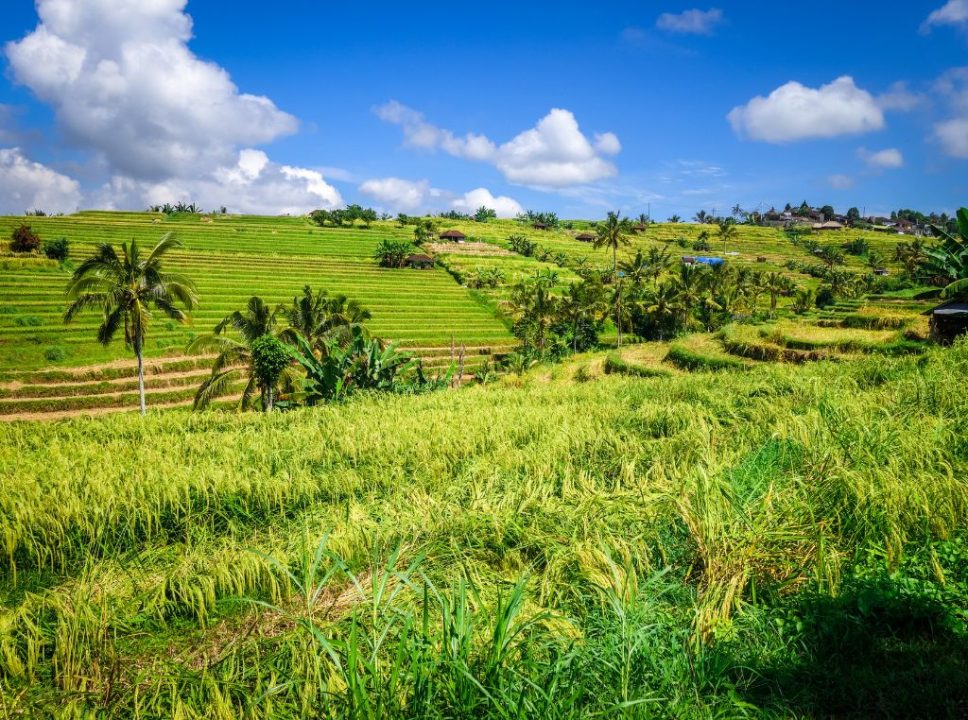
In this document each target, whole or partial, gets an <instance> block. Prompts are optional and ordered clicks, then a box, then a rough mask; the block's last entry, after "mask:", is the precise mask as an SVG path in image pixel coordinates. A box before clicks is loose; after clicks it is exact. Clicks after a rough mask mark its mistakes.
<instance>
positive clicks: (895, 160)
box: [857, 148, 904, 170]
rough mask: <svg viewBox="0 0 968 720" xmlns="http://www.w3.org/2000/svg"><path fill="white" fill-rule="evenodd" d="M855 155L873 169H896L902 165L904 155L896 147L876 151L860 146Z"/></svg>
mask: <svg viewBox="0 0 968 720" xmlns="http://www.w3.org/2000/svg"><path fill="white" fill-rule="evenodd" d="M857 156H858V157H860V158H861V159H862V160H863V161H864V162H866V163H867V164H868V165H869V166H870V167H871V168H873V169H875V170H896V169H897V168H902V167H904V155H902V154H901V151H900V150H898V149H897V148H886V149H884V150H878V151H876V152H871V151H870V150H867V149H865V148H860V149H859V150H858V151H857Z"/></svg>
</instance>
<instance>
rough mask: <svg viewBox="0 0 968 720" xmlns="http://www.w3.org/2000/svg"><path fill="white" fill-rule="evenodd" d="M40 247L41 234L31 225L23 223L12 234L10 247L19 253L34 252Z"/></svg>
mask: <svg viewBox="0 0 968 720" xmlns="http://www.w3.org/2000/svg"><path fill="white" fill-rule="evenodd" d="M38 248H40V235H38V234H37V233H35V232H34V231H33V230H31V229H30V226H29V225H21V226H20V227H18V228H17V229H16V230H14V231H13V234H12V235H11V236H10V249H11V250H13V251H14V252H18V253H29V252H34V251H35V250H37V249H38Z"/></svg>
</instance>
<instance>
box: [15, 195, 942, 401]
mask: <svg viewBox="0 0 968 720" xmlns="http://www.w3.org/2000/svg"><path fill="white" fill-rule="evenodd" d="M24 222H28V223H29V224H30V225H31V226H32V227H33V229H34V230H35V231H36V232H38V233H39V234H40V236H41V237H42V238H44V239H53V238H58V237H64V238H67V239H68V240H69V241H70V243H71V247H72V260H71V263H73V264H76V263H78V262H80V261H81V260H82V259H83V258H84V257H86V256H87V254H88V253H90V252H91V251H92V249H93V248H94V246H95V245H96V244H97V243H101V242H109V243H115V244H117V243H119V242H121V241H125V240H128V239H131V238H135V239H137V240H138V241H139V243H141V244H142V246H144V247H150V246H152V245H153V244H154V243H155V242H156V241H157V240H158V239H159V238H160V237H161V236H162V235H163V234H164V233H167V232H173V233H174V234H175V235H176V236H177V237H178V238H179V239H180V240H181V241H182V242H183V244H184V248H183V249H182V250H180V251H178V252H176V253H175V254H174V255H173V256H172V260H171V262H170V268H171V269H172V270H176V271H179V272H183V273H185V274H187V275H188V276H189V277H191V278H193V279H194V280H195V281H196V283H197V285H198V291H199V295H200V298H201V305H200V307H199V308H198V309H197V310H196V311H195V312H194V313H193V317H192V322H191V323H190V324H189V325H187V326H182V325H179V324H177V323H174V322H171V321H166V320H164V319H162V320H158V321H156V322H155V323H154V325H153V326H152V327H151V328H150V331H149V335H148V345H147V348H146V355H147V357H148V369H147V372H148V375H149V380H148V392H149V401H150V404H151V405H153V406H155V407H169V406H173V405H174V406H177V405H181V404H185V403H186V402H188V401H189V400H190V398H191V397H192V394H193V392H194V390H195V388H196V387H197V385H198V383H199V382H200V381H201V379H202V378H203V377H204V376H205V374H206V372H207V366H208V365H209V363H210V360H209V359H208V358H204V357H201V358H199V357H186V356H185V354H184V353H185V347H186V345H187V343H188V342H189V341H190V340H191V339H192V338H193V337H196V336H197V335H199V334H203V333H206V332H209V331H210V330H211V329H212V327H214V325H215V324H216V323H217V322H218V321H219V320H221V319H222V318H223V317H225V316H226V315H227V314H229V313H230V312H232V311H233V310H236V309H239V308H241V307H243V306H244V304H245V302H246V301H247V299H248V298H249V297H250V296H251V295H260V296H261V297H263V298H264V299H265V300H266V301H268V302H269V303H270V304H273V305H274V304H276V303H280V302H287V301H290V300H291V299H292V297H293V296H294V295H296V294H298V293H299V292H300V290H301V289H302V287H303V286H304V285H307V284H308V285H310V286H312V287H313V288H314V289H316V288H322V289H325V290H327V291H329V292H330V293H331V294H345V295H347V296H349V297H350V298H353V299H355V300H358V301H359V302H360V303H362V304H363V305H364V306H365V307H366V308H367V309H368V310H370V311H371V312H372V315H373V318H372V320H371V321H370V322H369V323H368V326H369V328H370V329H371V330H372V332H373V333H374V334H376V335H378V336H380V337H384V338H387V339H389V340H393V341H396V342H398V343H400V344H401V345H402V346H403V347H404V348H407V349H410V350H412V351H413V352H415V353H416V354H417V355H420V356H422V357H423V358H424V359H425V362H426V363H427V367H428V368H431V369H433V368H439V367H442V366H445V365H447V364H449V362H450V354H451V344H452V343H454V344H455V345H456V346H457V347H459V346H460V345H464V346H465V347H466V351H467V356H468V357H467V361H466V364H465V369H466V370H467V371H469V372H471V371H473V370H475V369H476V368H478V367H480V366H481V365H482V364H483V363H484V362H485V361H486V360H487V359H488V358H489V357H491V356H492V355H500V354H503V353H506V352H507V351H508V350H510V349H511V347H512V346H513V345H514V338H513V337H512V336H511V334H510V332H509V330H508V322H507V320H506V319H504V318H502V317H501V306H502V303H504V302H505V301H506V300H507V299H508V297H509V292H510V288H511V287H512V286H513V285H514V283H516V282H519V281H520V280H522V279H524V278H527V277H530V276H532V275H533V274H534V273H535V272H537V271H542V272H546V271H550V272H554V273H556V277H557V283H558V287H559V288H563V287H564V286H566V285H567V284H568V283H570V282H573V281H575V280H577V275H576V271H577V269H578V268H581V267H585V268H590V267H601V268H608V267H610V257H609V255H608V253H607V252H606V251H604V250H596V249H594V248H593V247H592V245H591V244H590V243H582V242H578V241H577V240H576V239H575V235H576V234H578V233H579V232H581V231H582V230H585V231H587V230H588V229H589V227H590V224H589V223H587V222H575V223H568V224H567V225H566V226H563V227H562V228H560V229H558V230H534V229H533V228H531V227H525V226H522V225H521V224H520V223H517V222H514V221H501V220H492V221H490V222H487V223H474V222H467V221H451V220H445V219H441V220H440V223H439V224H440V229H459V230H462V231H463V232H464V233H465V234H466V235H467V236H468V242H466V243H461V244H456V243H436V244H434V245H431V246H429V248H428V251H429V252H432V253H434V254H435V256H436V257H437V259H438V261H439V263H438V267H436V268H435V269H433V270H412V269H400V270H391V269H384V268H380V267H379V266H378V263H377V262H376V260H375V259H374V258H373V254H374V251H375V249H376V247H377V246H378V244H379V243H380V241H381V240H384V239H395V240H408V239H411V238H412V237H413V228H412V227H409V226H406V227H404V226H401V225H400V224H398V223H396V222H376V223H373V225H372V227H369V228H364V227H363V226H362V225H356V226H353V227H345V226H344V227H331V226H327V227H318V226H316V225H315V224H313V223H311V222H310V221H309V220H308V219H306V218H301V217H300V218H291V217H279V218H265V217H253V216H231V215H218V214H213V215H198V214H184V215H172V216H166V215H162V214H160V213H118V212H85V213H80V214H77V215H71V216H66V217H30V218H26V219H25V218H22V217H21V218H14V217H5V218H0V237H3V238H6V237H9V235H10V232H11V231H12V229H14V228H15V227H17V226H19V225H20V224H22V223H24ZM569 226H570V227H569ZM704 231H705V232H708V233H709V235H710V239H709V244H710V248H711V249H710V250H709V251H703V252H702V253H700V254H704V255H711V256H725V257H727V259H728V261H729V263H730V264H733V265H736V266H738V267H741V268H743V267H746V268H750V269H753V270H762V271H777V272H781V273H783V274H784V275H786V276H788V277H790V278H791V279H793V280H795V282H796V283H797V284H798V285H800V286H802V287H808V288H815V287H816V286H817V285H818V282H819V281H818V280H816V279H815V278H813V277H810V276H809V275H806V274H804V273H802V272H799V271H798V270H796V269H791V267H790V266H789V264H790V262H791V261H793V262H794V263H799V264H800V265H805V264H809V263H813V264H816V257H815V256H813V255H812V254H811V253H810V252H809V250H808V249H807V248H806V247H804V246H803V245H802V244H795V243H793V242H791V240H790V238H789V237H787V236H786V235H784V234H783V233H782V232H780V231H778V230H774V229H769V228H760V227H750V226H740V227H738V228H737V236H736V238H735V239H734V240H732V241H730V243H729V244H728V246H726V247H723V246H721V245H720V243H719V242H718V241H717V240H716V232H715V228H714V227H713V226H699V225H691V224H655V225H653V226H651V227H650V228H649V229H648V231H647V232H645V233H641V234H634V235H632V236H631V237H630V244H629V245H628V246H627V247H626V248H623V250H622V252H621V253H620V259H626V258H628V257H629V256H631V255H634V254H635V252H637V251H639V250H648V249H649V248H650V247H661V248H664V249H666V250H668V252H669V253H670V255H671V257H672V259H673V261H675V259H676V258H678V256H679V255H695V254H697V253H696V252H695V251H694V250H692V247H693V244H694V243H695V242H696V241H697V239H698V237H699V235H700V233H702V232H704ZM511 235H523V236H524V237H526V238H528V239H529V240H530V241H531V242H532V243H534V244H535V246H536V248H537V253H536V255H535V256H531V257H525V256H522V255H521V254H517V253H513V252H510V251H509V250H508V249H507V238H508V237H509V236H511ZM814 238H815V239H816V240H817V241H820V242H824V243H836V244H843V243H846V242H848V241H850V240H854V239H858V238H861V239H864V240H865V241H866V242H867V243H868V244H869V245H870V247H871V248H872V249H873V250H875V251H877V252H878V253H879V254H880V255H881V256H882V257H883V258H884V260H885V264H886V266H887V267H889V268H891V270H892V271H894V272H897V271H898V269H899V268H898V267H897V266H896V265H895V264H893V263H892V262H891V260H890V259H891V258H892V256H893V248H894V246H895V245H896V244H897V242H899V241H903V240H904V239H905V238H904V237H903V236H887V235H883V234H879V233H866V234H865V233H862V232H859V231H853V230H847V231H842V232H837V233H829V234H823V235H816V236H814ZM727 253H728V254H727ZM845 261H846V265H845V268H846V269H847V270H849V271H851V272H855V273H858V272H862V271H864V269H865V265H864V260H863V258H861V257H857V256H851V255H847V256H845ZM800 265H794V266H793V267H797V268H799V267H800ZM487 272H492V273H497V274H498V275H499V277H500V282H498V283H497V284H496V285H495V286H494V287H482V288H480V289H477V290H475V289H473V288H472V287H468V286H473V285H474V284H475V283H474V279H475V277H476V276H479V275H481V274H482V273H487ZM69 276H70V265H69V266H67V267H59V266H58V265H57V263H55V262H53V261H50V260H47V259H46V258H43V257H42V256H37V255H34V256H31V257H23V256H16V255H14V254H12V253H9V252H5V253H3V255H2V256H0V417H4V418H14V417H21V418H28V417H40V416H46V417H51V418H53V417H58V416H63V415H72V414H75V413H77V412H91V413H100V412H107V411H113V410H117V409H124V408H132V407H134V406H135V405H136V403H135V402H134V398H135V385H136V384H135V380H134V374H135V369H134V364H133V362H132V361H131V359H130V355H129V353H128V352H127V351H126V350H125V348H124V345H123V343H122V342H120V341H116V342H115V343H113V344H112V345H111V346H109V347H107V348H104V347H102V346H100V345H99V344H98V343H97V342H96V341H95V333H94V329H95V327H96V325H97V323H98V317H97V313H94V312H91V313H88V314H86V315H82V316H81V317H80V318H78V319H77V320H76V321H75V322H74V323H73V324H71V325H64V324H63V322H62V315H63V311H64V308H65V300H64V296H63V292H64V287H65V285H66V282H67V280H68V278H69ZM886 302H887V300H885V301H884V302H881V301H874V304H873V305H872V306H871V307H868V304H865V303H859V304H858V305H859V309H861V310H864V309H865V308H867V309H871V308H873V309H874V310H875V311H876V310H877V308H878V307H882V306H883V305H884V304H885V303H886ZM788 303H789V299H786V298H784V299H782V300H781V306H783V305H786V304H788ZM890 304H891V305H892V306H893V307H894V309H895V310H897V311H902V312H906V313H907V314H908V315H907V317H908V319H907V320H906V321H905V323H904V326H905V327H906V326H919V325H923V322H921V321H920V320H919V318H917V315H916V313H917V312H918V311H919V310H923V309H924V308H925V307H927V306H926V305H925V304H924V303H921V304H918V303H912V302H908V303H907V304H906V305H905V304H903V303H900V302H899V301H896V300H891V301H890ZM854 309H855V310H857V309H858V307H855V308H854ZM820 319H822V318H817V317H807V318H805V319H804V322H806V323H807V324H808V325H811V324H813V323H814V321H815V320H820ZM832 322H835V323H839V322H841V318H840V317H839V316H837V317H835V318H834V319H833V321H832ZM862 324H863V323H862ZM603 337H604V339H605V340H609V339H610V338H614V329H611V330H610V329H608V327H606V330H605V333H604V336H603Z"/></svg>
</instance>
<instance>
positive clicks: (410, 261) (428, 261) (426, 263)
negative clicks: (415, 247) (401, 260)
mask: <svg viewBox="0 0 968 720" xmlns="http://www.w3.org/2000/svg"><path fill="white" fill-rule="evenodd" d="M406 263H407V266H408V267H411V268H413V269H414V270H430V269H432V268H433V266H434V259H433V258H432V257H430V256H429V255H424V254H423V253H414V254H413V255H410V256H408V257H407V260H406Z"/></svg>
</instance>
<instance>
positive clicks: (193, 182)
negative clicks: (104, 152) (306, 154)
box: [91, 149, 343, 215]
mask: <svg viewBox="0 0 968 720" xmlns="http://www.w3.org/2000/svg"><path fill="white" fill-rule="evenodd" d="M91 199H92V202H93V204H94V205H95V206H96V207H103V208H107V209H117V208H131V207H135V208H144V207H147V206H149V205H162V204H164V203H166V202H170V203H175V202H178V201H189V200H191V201H193V202H196V203H198V204H199V205H200V206H201V207H202V208H203V209H205V210H215V209H217V208H219V207H222V206H225V207H226V208H227V209H228V210H229V212H244V213H253V214H257V215H302V214H304V213H307V212H309V211H310V210H313V209H316V208H320V207H322V208H334V207H338V206H340V205H342V204H343V198H342V197H341V196H340V193H339V191H338V190H336V188H334V187H333V186H331V185H329V184H328V183H327V182H326V181H325V180H324V179H323V176H322V175H321V174H320V173H319V172H317V171H315V170H309V169H306V168H299V167H291V166H289V165H278V164H276V163H274V162H272V161H271V160H270V159H269V157H268V156H267V155H266V154H265V153H264V152H262V151H261V150H248V149H247V150H242V151H241V152H239V154H238V158H237V161H236V163H235V164H234V165H232V166H229V167H224V168H218V169H217V170H216V171H215V172H213V173H212V174H211V175H209V176H206V177H201V178H173V179H169V180H163V181H159V182H151V181H145V180H134V179H132V178H128V177H125V176H123V175H117V176H115V177H113V178H112V179H111V181H110V182H108V183H106V184H105V185H104V186H102V187H101V188H100V189H99V190H98V191H97V192H95V193H93V194H92V198H91Z"/></svg>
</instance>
